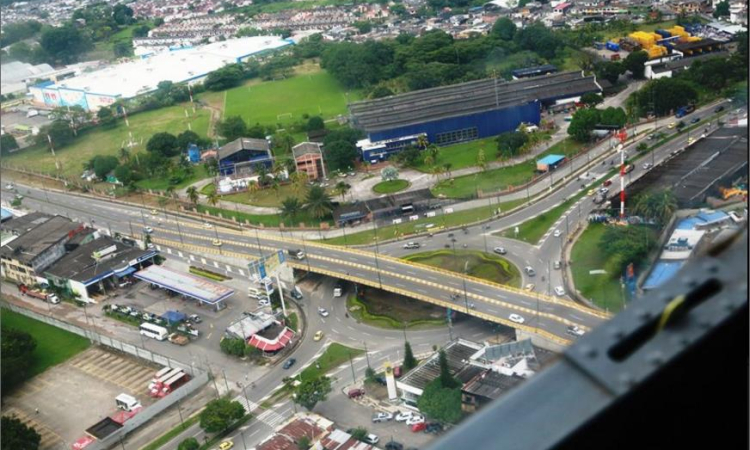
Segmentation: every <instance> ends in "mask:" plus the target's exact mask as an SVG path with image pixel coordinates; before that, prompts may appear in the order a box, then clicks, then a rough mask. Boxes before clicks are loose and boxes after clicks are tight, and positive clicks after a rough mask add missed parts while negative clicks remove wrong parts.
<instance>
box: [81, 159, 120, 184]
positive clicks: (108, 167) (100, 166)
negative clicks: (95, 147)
mask: <svg viewBox="0 0 750 450" xmlns="http://www.w3.org/2000/svg"><path fill="white" fill-rule="evenodd" d="M118 164H120V161H119V160H118V159H117V157H115V156H111V155H109V156H103V155H96V156H94V157H93V158H91V161H90V162H89V167H91V169H92V170H93V171H94V174H96V177H97V178H99V179H100V180H105V179H106V178H107V175H109V173H110V172H112V171H113V170H115V167H117V165H118Z"/></svg>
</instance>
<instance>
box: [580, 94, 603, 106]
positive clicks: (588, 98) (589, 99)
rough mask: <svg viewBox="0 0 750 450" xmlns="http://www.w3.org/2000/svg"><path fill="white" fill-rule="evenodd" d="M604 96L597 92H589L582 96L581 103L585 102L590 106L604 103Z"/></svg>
mask: <svg viewBox="0 0 750 450" xmlns="http://www.w3.org/2000/svg"><path fill="white" fill-rule="evenodd" d="M603 101H604V98H603V97H602V96H601V95H599V94H597V93H596V92H587V93H585V94H583V95H582V96H581V103H584V104H585V105H586V106H588V107H589V108H591V107H593V106H596V105H598V104H599V103H602V102H603Z"/></svg>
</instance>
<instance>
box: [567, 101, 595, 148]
mask: <svg viewBox="0 0 750 450" xmlns="http://www.w3.org/2000/svg"><path fill="white" fill-rule="evenodd" d="M599 113H600V112H599V110H597V109H593V108H586V109H579V110H578V111H576V112H575V114H573V120H571V122H570V125H569V126H568V134H569V135H571V136H573V139H575V140H576V141H578V142H588V141H590V140H591V132H592V131H594V127H595V126H596V125H597V124H598V123H599Z"/></svg>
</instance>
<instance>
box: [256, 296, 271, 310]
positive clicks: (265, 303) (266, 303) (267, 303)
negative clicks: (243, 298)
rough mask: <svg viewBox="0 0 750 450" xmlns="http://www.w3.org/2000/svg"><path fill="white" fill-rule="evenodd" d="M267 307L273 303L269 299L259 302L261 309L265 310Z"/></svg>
mask: <svg viewBox="0 0 750 450" xmlns="http://www.w3.org/2000/svg"><path fill="white" fill-rule="evenodd" d="M265 306H271V302H270V301H269V300H268V299H267V298H264V299H261V300H258V307H259V308H263V307H265Z"/></svg>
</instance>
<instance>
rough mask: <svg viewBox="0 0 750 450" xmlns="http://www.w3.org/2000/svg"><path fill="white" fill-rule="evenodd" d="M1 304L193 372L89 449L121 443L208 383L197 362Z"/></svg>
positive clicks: (26, 314)
mask: <svg viewBox="0 0 750 450" xmlns="http://www.w3.org/2000/svg"><path fill="white" fill-rule="evenodd" d="M2 306H3V308H8V309H9V310H11V311H13V312H16V313H19V314H23V315H24V316H27V317H30V318H32V319H35V320H38V321H40V322H43V323H46V324H48V325H52V326H54V327H57V328H60V329H63V330H65V331H69V332H71V333H74V334H77V335H79V336H83V337H85V338H86V339H89V340H91V342H92V343H97V344H99V345H104V346H106V347H110V348H112V349H114V350H117V351H120V352H123V353H127V354H129V355H133V356H135V357H137V358H140V359H144V360H146V361H149V362H151V363H154V364H159V365H162V366H167V367H170V368H178V369H182V370H184V371H185V372H187V373H189V374H190V376H191V378H192V379H191V380H190V381H189V382H187V383H186V384H185V385H183V386H181V387H180V388H179V389H177V390H176V391H175V392H172V393H171V394H169V395H167V396H166V397H164V398H162V399H161V400H159V401H158V402H156V403H154V404H153V405H151V406H149V407H147V408H144V409H143V410H141V411H140V412H139V413H138V414H136V415H135V416H134V417H133V418H132V419H130V420H128V421H127V422H125V423H124V424H123V427H122V428H120V429H119V430H117V431H115V432H114V433H112V434H110V435H109V436H107V437H106V438H104V439H102V440H100V441H95V442H93V443H92V444H90V445H89V446H88V447H86V449H87V450H104V449H107V448H110V447H112V446H113V445H115V444H119V443H121V441H122V439H123V438H124V437H125V436H126V435H127V434H128V433H130V432H131V431H133V430H135V429H136V428H138V427H140V426H141V425H143V424H144V423H146V422H148V421H149V420H151V419H152V418H153V417H155V416H156V415H158V414H160V413H162V412H163V411H164V410H166V409H167V408H169V407H171V406H172V405H174V404H175V403H177V402H179V401H180V400H182V399H183V398H185V397H187V396H188V395H190V394H192V393H193V392H195V391H196V390H198V389H199V388H200V387H201V386H203V385H204V384H205V383H207V382H208V380H209V377H208V372H204V371H202V370H199V369H197V368H196V367H195V366H192V365H187V364H183V363H181V362H179V361H177V360H174V359H172V358H169V357H167V356H164V355H160V354H158V353H155V352H152V351H150V350H147V349H145V348H140V347H137V346H135V345H133V344H129V343H127V342H123V341H121V340H119V339H115V338H112V337H109V336H104V335H102V334H100V333H98V332H96V331H92V330H87V329H85V328H81V327H79V326H77V325H73V324H70V323H67V322H64V321H62V320H60V319H56V318H54V317H51V316H46V315H44V314H40V313H37V312H35V311H31V310H28V309H26V308H22V307H20V306H18V305H15V304H13V303H8V302H2Z"/></svg>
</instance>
